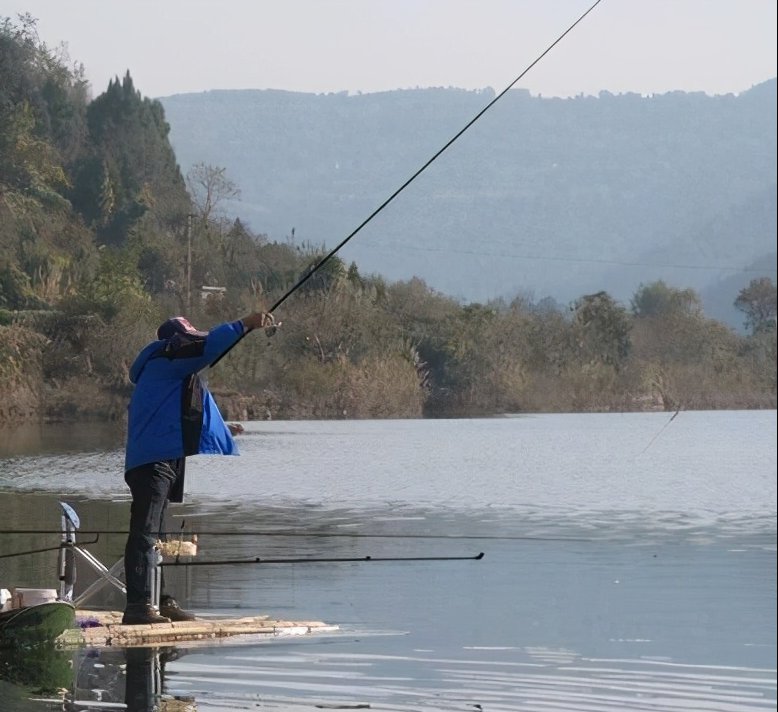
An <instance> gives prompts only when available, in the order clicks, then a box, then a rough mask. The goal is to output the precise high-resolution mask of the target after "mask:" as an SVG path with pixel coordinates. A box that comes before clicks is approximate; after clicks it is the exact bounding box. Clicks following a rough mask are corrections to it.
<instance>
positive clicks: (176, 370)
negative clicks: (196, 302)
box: [122, 311, 275, 625]
mask: <svg viewBox="0 0 778 712" xmlns="http://www.w3.org/2000/svg"><path fill="white" fill-rule="evenodd" d="M274 325H275V322H274V319H273V315H272V314H270V313H266V312H261V311H260V312H254V313H252V314H249V315H248V316H246V317H244V318H243V319H241V320H239V321H233V322H227V323H224V324H220V325H219V326H215V327H214V328H212V329H211V330H210V331H198V330H197V329H195V328H194V327H193V326H192V325H191V324H190V323H189V321H187V319H185V318H184V317H182V316H176V317H172V318H170V319H168V320H167V321H165V322H164V323H163V324H162V325H161V326H160V327H159V329H157V340H156V341H153V342H151V343H150V344H148V345H147V346H146V347H145V348H144V349H142V350H141V352H140V353H139V354H138V356H137V358H136V359H135V362H134V363H133V364H132V367H131V368H130V380H131V381H132V382H133V383H134V384H135V389H134V391H133V394H132V398H131V400H130V406H129V414H128V423H127V446H126V451H125V463H124V470H125V474H124V480H125V482H126V483H127V485H128V486H129V488H130V492H131V493H132V505H131V508H130V532H129V535H128V537H127V543H126V546H125V551H124V573H125V582H126V586H127V604H126V607H125V610H124V617H123V619H122V623H125V624H128V625H142V624H149V623H169V622H171V621H185V620H194V619H195V616H194V615H193V614H191V613H189V612H187V611H184V610H182V609H181V608H180V607H179V605H178V603H177V602H176V600H175V599H174V598H173V597H172V596H166V595H165V596H162V597H161V598H160V610H159V611H157V609H156V608H155V605H154V604H155V602H154V601H152V574H153V572H154V567H155V566H156V563H157V553H156V550H155V548H154V547H155V544H156V541H157V538H158V535H159V532H161V531H162V526H163V519H164V515H165V509H166V507H167V502H168V501H172V502H182V501H183V491H184V468H185V463H186V457H187V456H188V455H196V454H206V455H237V454H238V451H237V447H236V445H235V442H234V441H233V439H232V434H231V432H230V429H229V427H228V426H227V424H226V423H225V422H224V420H223V419H222V416H221V413H219V409H218V407H217V405H216V402H215V401H214V399H213V397H212V396H211V394H210V392H209V391H208V389H207V388H206V386H205V384H204V383H203V381H202V380H201V379H200V377H199V376H198V373H199V372H200V371H202V370H203V369H204V368H206V367H208V366H210V365H212V364H213V363H214V362H215V361H217V360H218V359H219V358H221V357H222V356H223V355H224V354H225V353H226V352H227V351H229V350H230V349H231V348H232V347H233V346H234V345H235V344H236V343H237V342H238V341H239V340H240V339H241V338H243V336H244V335H245V334H246V333H248V332H249V331H251V330H253V329H267V330H268V333H272V332H273V331H274V329H275V326H274Z"/></svg>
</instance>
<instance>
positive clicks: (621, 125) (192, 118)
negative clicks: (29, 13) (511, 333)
mask: <svg viewBox="0 0 778 712" xmlns="http://www.w3.org/2000/svg"><path fill="white" fill-rule="evenodd" d="M493 96H494V92H493V91H492V90H491V89H486V90H482V91H465V90H461V89H453V88H449V89H443V88H438V89H417V90H402V91H400V90H398V91H392V92H384V93H377V94H357V95H348V94H346V93H340V94H302V93H292V92H284V91H271V90H268V91H253V90H244V91H212V92H205V93H200V94H180V95H175V96H170V97H165V98H161V99H160V101H161V102H162V104H163V106H164V108H165V112H166V118H167V120H168V121H169V123H170V126H171V134H170V136H171V142H172V144H173V147H174V149H175V151H176V156H177V158H178V161H179V162H180V164H181V168H182V170H183V171H184V172H186V171H188V169H189V168H190V167H191V166H192V165H193V164H195V163H198V162H204V163H208V164H211V165H214V166H219V167H225V168H226V169H227V175H228V177H229V178H231V179H232V180H233V181H234V182H235V183H236V184H237V185H238V186H239V187H240V188H241V190H242V197H241V200H240V202H235V203H232V204H231V205H229V206H228V208H229V210H230V211H231V212H232V213H233V214H234V215H235V216H239V217H241V219H243V220H245V221H246V222H248V223H249V225H250V226H251V227H252V229H253V230H255V231H257V232H261V233H265V234H267V235H268V236H269V238H270V239H272V240H278V241H283V240H284V239H287V238H289V237H290V236H291V235H292V231H293V230H294V236H295V237H294V239H295V240H296V241H298V242H302V241H305V242H309V243H313V244H322V243H325V244H326V246H327V247H328V248H331V247H334V246H335V245H336V244H337V243H338V242H340V240H342V239H343V238H344V237H345V236H346V235H348V234H349V233H350V232H351V231H352V230H353V229H354V228H355V227H356V226H357V225H358V224H360V223H361V222H362V221H363V220H364V219H365V218H366V217H367V216H368V215H369V214H370V213H371V212H372V211H373V210H374V209H375V208H376V207H378V205H380V204H381V203H382V202H383V201H384V200H385V199H386V198H387V197H388V196H389V195H390V194H391V193H392V192H393V191H394V190H396V189H397V188H398V187H399V186H400V185H401V184H402V183H403V182H404V181H405V180H406V179H407V178H409V177H410V176H411V175H412V174H413V173H414V172H415V171H416V170H417V169H418V168H420V167H421V165H423V163H424V162H425V161H427V160H428V159H429V158H430V157H431V156H432V155H433V154H434V153H435V152H436V151H437V150H438V149H439V148H441V147H442V146H443V145H444V143H445V142H446V141H447V140H448V139H449V138H451V137H452V136H453V135H454V134H455V133H456V132H457V131H458V130H459V129H461V128H462V126H464V125H465V124H466V123H467V121H469V120H470V119H471V118H472V117H473V116H474V115H475V114H476V113H477V112H478V111H480V110H481V109H482V108H483V107H484V106H485V105H486V104H487V102H488V101H489V100H490V99H491V98H493ZM775 196H776V81H775V80H771V81H768V82H765V83H763V84H760V85H758V86H755V87H753V88H752V89H750V90H749V91H746V92H743V93H742V94H740V95H737V96H735V95H731V94H729V95H726V96H715V97H711V96H708V95H705V94H702V93H684V92H672V93H668V94H663V95H656V96H651V97H641V96H639V95H637V94H620V95H613V94H609V93H607V92H602V93H601V94H600V95H599V96H598V97H591V96H579V97H576V98H572V99H557V98H552V99H546V98H540V97H533V96H531V95H530V94H529V93H528V92H527V91H524V90H513V91H511V92H509V93H508V94H507V95H506V96H505V97H503V98H502V99H501V100H500V101H499V102H497V104H495V106H494V107H492V109H490V111H489V112H487V113H486V114H485V115H484V116H483V117H482V118H481V119H480V120H479V121H478V122H476V124H474V125H473V126H472V127H471V128H470V130H469V131H468V132H466V133H465V134H464V135H463V136H462V137H461V138H460V139H459V140H458V141H457V142H456V143H455V144H453V146H451V148H449V149H448V150H447V151H446V152H445V153H444V154H443V155H442V156H441V157H440V158H439V159H438V160H437V161H436V162H435V163H433V164H432V166H431V167H430V168H429V169H428V170H427V171H425V172H424V173H423V174H422V175H421V176H420V177H419V178H418V179H417V180H416V181H415V182H414V183H413V184H412V185H411V186H410V187H408V188H407V189H406V190H405V191H404V192H403V193H402V194H401V195H400V196H399V197H398V198H397V199H396V200H395V201H394V202H393V203H392V204H391V205H390V206H389V207H388V208H387V209H386V210H385V211H384V212H382V213H381V214H380V215H379V216H378V217H376V218H375V219H374V220H373V221H372V222H371V223H370V225H368V226H367V227H366V228H365V229H364V230H363V231H362V232H361V233H359V234H358V235H357V236H356V237H355V238H354V239H353V240H352V241H351V242H350V243H349V244H348V245H347V246H346V248H344V250H343V252H342V256H343V257H344V259H346V260H349V261H350V260H355V261H356V262H357V264H358V265H359V268H360V270H361V271H362V272H365V273H378V274H382V275H384V276H385V277H386V278H388V279H390V280H397V279H407V278H410V277H412V276H419V277H421V278H423V279H424V280H425V281H426V282H427V284H428V285H430V286H431V287H433V288H435V289H437V290H439V291H441V292H444V293H446V294H450V295H452V296H455V297H458V298H461V299H463V300H466V301H484V300H487V299H490V298H494V297H501V296H503V297H508V298H510V297H512V296H514V295H516V294H525V295H530V296H533V297H535V298H536V299H540V298H542V297H545V296H551V297H553V298H555V299H557V300H559V301H562V302H565V301H568V300H571V299H574V298H576V297H577V296H580V295H581V294H584V293H588V292H595V291H599V290H601V289H604V290H607V291H609V292H610V293H611V294H613V295H614V296H615V297H616V298H618V299H621V300H624V301H627V300H628V299H629V297H630V296H631V295H632V294H633V293H634V291H635V290H636V288H637V287H638V286H639V284H640V283H641V282H643V283H646V282H650V281H654V280H656V279H664V280H665V281H666V282H667V283H669V284H671V285H674V286H678V287H684V288H685V287H692V288H694V289H697V290H698V291H700V293H701V294H703V295H704V297H705V299H706V307H708V308H713V306H714V305H718V306H717V307H716V309H718V310H719V311H720V310H721V304H726V303H728V304H730V305H731V303H732V301H734V299H735V297H736V296H737V291H738V289H740V288H741V286H744V285H745V284H747V283H748V281H749V280H750V279H752V278H754V277H758V276H763V275H768V276H774V275H775V242H776V198H775ZM744 270H746V271H744ZM739 285H740V286H739ZM721 290H726V291H727V293H726V294H720V292H721ZM730 318H732V316H731V315H730ZM734 318H738V319H739V317H734Z"/></svg>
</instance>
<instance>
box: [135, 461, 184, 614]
mask: <svg viewBox="0 0 778 712" xmlns="http://www.w3.org/2000/svg"><path fill="white" fill-rule="evenodd" d="M175 480H176V461H175V460H172V461H163V462H152V463H149V464H148V465H141V466H140V467H135V468H133V469H132V470H128V471H127V472H126V473H125V474H124V481H125V482H126V483H127V485H128V486H129V488H130V492H132V505H131V506H130V533H129V535H128V536H127V544H126V545H125V548H124V578H125V584H126V586H127V609H128V610H129V609H135V610H138V609H142V608H145V607H146V606H147V605H149V604H151V603H152V600H151V574H152V571H153V570H154V567H155V566H156V564H157V560H156V559H157V554H156V551H155V550H154V545H155V544H156V542H157V539H158V538H159V535H160V532H161V531H162V530H163V526H162V525H163V521H164V518H165V509H166V508H167V502H168V495H169V494H170V488H171V487H172V486H173V483H174V482H175Z"/></svg>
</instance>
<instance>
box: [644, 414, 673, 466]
mask: <svg viewBox="0 0 778 712" xmlns="http://www.w3.org/2000/svg"><path fill="white" fill-rule="evenodd" d="M680 412H681V409H680V408H679V409H678V410H676V411H675V413H673V415H672V416H671V418H670V420H668V421H667V422H666V423H665V424H664V425H663V426H662V427H661V429H660V430H659V432H658V433H657V434H656V435H654V437H653V438H651V440H650V442H649V443H648V445H646V446H645V447H644V448H643V450H642V451H641V453H640V454H641V455H642V454H643V453H644V452H645V451H646V450H648V448H650V447H651V445H653V443H654V440H656V439H657V438H658V437H659V436H660V435H661V434H662V433H663V432H664V431H665V428H667V426H668V425H670V423H672V422H673V421H674V420H675V416H676V415H678V413H680Z"/></svg>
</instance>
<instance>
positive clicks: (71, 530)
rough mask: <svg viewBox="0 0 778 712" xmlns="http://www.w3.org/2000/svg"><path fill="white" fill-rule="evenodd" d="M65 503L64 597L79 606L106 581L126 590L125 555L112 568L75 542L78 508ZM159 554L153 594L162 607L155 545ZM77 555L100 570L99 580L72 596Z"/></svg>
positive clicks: (61, 562) (61, 572)
mask: <svg viewBox="0 0 778 712" xmlns="http://www.w3.org/2000/svg"><path fill="white" fill-rule="evenodd" d="M59 504H60V506H61V507H62V528H61V532H62V534H61V541H60V548H59V562H58V563H59V581H60V587H59V597H60V600H62V601H68V602H69V603H72V604H73V605H74V606H80V605H82V604H83V603H84V601H86V600H88V599H89V598H91V597H92V596H93V595H94V594H95V593H97V592H98V591H99V590H100V589H102V588H103V587H104V586H105V585H106V584H110V585H112V586H114V587H115V588H117V589H119V591H121V592H122V593H123V594H125V595H126V594H127V588H126V586H125V585H124V582H123V581H122V580H121V579H119V575H120V574H121V573H122V572H123V571H124V557H122V558H121V559H119V560H118V561H117V562H116V563H115V564H114V565H113V566H111V568H110V569H109V568H108V567H107V566H105V565H104V564H103V563H102V562H101V561H100V560H99V559H97V558H96V557H95V556H94V555H92V554H90V553H89V552H88V551H87V550H86V549H84V548H83V547H81V546H79V545H78V544H76V531H77V530H78V528H79V527H80V526H81V522H80V520H79V518H78V515H77V514H76V512H75V510H74V509H73V508H72V507H71V506H70V505H69V504H66V503H65V502H60V503H59ZM155 551H156V555H157V565H156V566H155V567H154V568H153V569H152V572H151V595H152V599H151V600H152V605H154V607H155V608H156V609H157V610H159V599H160V594H161V588H162V568H161V567H160V566H159V564H161V563H162V554H161V553H160V552H159V550H158V549H155ZM77 555H78V556H80V557H81V558H83V559H84V560H85V561H86V562H87V563H88V564H89V565H90V566H91V567H92V569H94V571H96V572H97V574H98V576H99V577H100V578H98V579H97V580H96V581H94V582H93V583H91V584H90V585H89V586H87V587H86V588H85V589H84V590H83V591H82V592H81V593H80V594H79V595H78V596H76V597H75V598H74V597H73V593H74V588H75V583H76V559H77Z"/></svg>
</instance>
